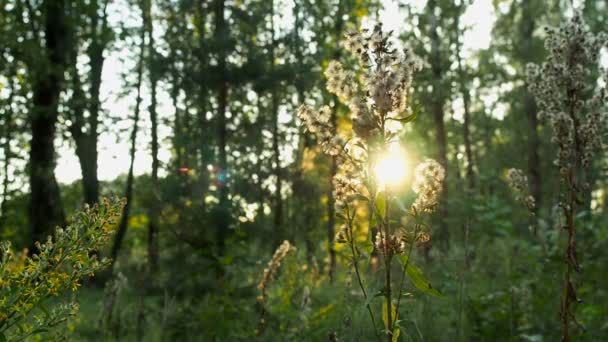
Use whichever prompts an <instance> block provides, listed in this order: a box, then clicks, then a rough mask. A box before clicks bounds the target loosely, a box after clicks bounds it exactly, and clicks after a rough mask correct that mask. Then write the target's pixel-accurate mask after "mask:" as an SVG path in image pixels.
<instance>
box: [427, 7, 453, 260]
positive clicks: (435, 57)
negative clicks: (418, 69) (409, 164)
mask: <svg viewBox="0 0 608 342" xmlns="http://www.w3.org/2000/svg"><path fill="white" fill-rule="evenodd" d="M435 8H436V3H435V1H434V0H429V2H428V10H429V13H430V21H431V22H430V25H431V27H430V38H431V70H432V73H433V79H434V80H435V84H434V85H433V98H434V102H433V108H432V111H433V120H434V121H435V133H436V138H437V161H438V162H439V164H441V166H443V168H444V169H445V174H446V177H445V180H444V182H443V189H442V192H441V198H440V201H439V207H438V208H437V213H438V216H439V239H440V243H441V248H442V249H443V250H444V251H447V249H448V248H449V244H450V242H449V241H450V236H449V230H448V224H447V217H448V179H449V172H448V158H447V138H446V132H445V123H444V122H443V118H444V114H443V106H444V102H445V96H444V94H443V91H442V88H441V87H442V85H441V80H442V78H443V70H442V65H441V52H440V50H439V44H440V41H439V35H438V34H437V25H438V23H437V21H438V19H437V18H436V16H435Z"/></svg>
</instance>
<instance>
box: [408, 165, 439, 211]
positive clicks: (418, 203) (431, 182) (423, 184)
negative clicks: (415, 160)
mask: <svg viewBox="0 0 608 342" xmlns="http://www.w3.org/2000/svg"><path fill="white" fill-rule="evenodd" d="M444 179H445V170H444V169H443V167H442V166H441V164H439V163H438V162H436V161H435V160H432V159H427V160H425V161H424V162H422V163H420V164H419V165H418V166H417V167H416V171H415V177H414V184H413V185H412V189H413V190H414V192H415V193H417V194H418V197H416V200H415V201H414V204H412V208H413V209H414V210H415V211H416V212H419V213H423V212H432V211H433V210H435V207H436V206H437V203H438V201H439V194H440V193H441V189H442V185H443V180H444Z"/></svg>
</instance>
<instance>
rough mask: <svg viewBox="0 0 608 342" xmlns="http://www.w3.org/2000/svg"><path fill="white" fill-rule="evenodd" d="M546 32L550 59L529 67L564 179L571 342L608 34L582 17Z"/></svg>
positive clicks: (566, 313)
mask: <svg viewBox="0 0 608 342" xmlns="http://www.w3.org/2000/svg"><path fill="white" fill-rule="evenodd" d="M545 32H546V35H547V37H546V39H545V48H546V49H547V50H548V52H549V55H548V57H547V59H546V60H545V62H544V63H543V64H542V66H538V65H534V64H529V65H528V66H527V73H528V85H529V90H530V92H531V93H532V94H533V95H534V97H535V98H536V102H537V103H538V107H539V116H540V117H541V119H545V120H546V121H548V122H549V124H550V125H551V128H552V131H553V137H552V142H553V143H554V144H555V145H556V147H557V150H558V153H557V158H556V160H555V164H556V166H557V168H558V169H559V174H560V192H559V196H560V198H559V207H560V208H561V210H562V213H563V215H562V216H563V219H564V221H563V223H562V225H563V228H564V230H565V231H566V232H567V236H568V237H567V240H568V243H567V248H566V265H567V266H566V274H565V284H564V295H563V296H562V300H561V306H560V324H561V330H562V338H563V340H564V341H568V340H569V336H570V332H569V324H570V322H573V323H574V324H575V325H576V326H581V325H580V323H579V322H578V321H577V320H576V317H575V315H574V313H573V312H572V307H571V306H572V303H573V302H576V301H578V298H577V295H576V291H575V288H574V285H573V284H572V279H571V276H572V274H573V272H578V271H579V270H580V267H579V263H578V260H577V257H576V236H575V232H576V229H575V228H576V222H575V219H576V217H577V211H578V210H579V209H580V208H581V207H582V206H583V205H584V200H583V198H584V196H585V195H586V194H588V193H589V192H590V191H591V190H592V189H591V185H590V179H589V178H588V174H587V172H586V170H588V169H589V168H590V167H591V166H592V158H593V156H594V155H595V153H596V152H597V151H599V150H600V149H601V148H603V142H602V136H603V135H604V134H605V132H606V114H607V113H606V104H607V103H608V91H607V88H606V86H605V85H604V86H603V87H602V88H599V87H598V82H597V79H595V80H594V78H597V71H598V70H599V54H600V51H601V49H602V48H603V47H605V46H607V43H608V35H606V34H605V33H603V32H602V33H599V34H594V33H592V32H591V30H590V29H589V27H588V26H587V25H586V24H585V22H584V21H583V18H582V15H581V13H578V12H577V13H575V14H574V16H573V17H572V18H571V19H569V20H568V21H566V22H565V23H563V24H562V25H561V26H560V27H559V28H546V30H545ZM606 80H608V78H606ZM606 80H605V81H606ZM604 84H605V83H604Z"/></svg>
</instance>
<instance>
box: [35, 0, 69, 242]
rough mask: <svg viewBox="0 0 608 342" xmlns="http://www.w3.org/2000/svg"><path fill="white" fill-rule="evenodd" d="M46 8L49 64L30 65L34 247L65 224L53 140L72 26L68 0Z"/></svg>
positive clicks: (44, 50)
mask: <svg viewBox="0 0 608 342" xmlns="http://www.w3.org/2000/svg"><path fill="white" fill-rule="evenodd" d="M43 7H44V13H45V23H44V31H45V41H46V46H45V48H41V51H42V54H43V55H45V56H44V58H45V61H46V62H47V63H48V64H47V66H46V67H45V68H38V67H36V66H33V65H31V66H30V68H32V69H35V70H37V71H38V75H37V77H36V78H35V80H34V84H33V86H32V90H33V97H32V102H33V109H32V112H31V113H30V124H31V129H32V140H31V143H30V163H29V173H30V191H31V194H30V203H29V219H30V222H29V223H30V231H31V237H32V241H31V243H32V247H34V242H35V241H39V240H45V239H46V236H47V235H48V234H50V233H51V232H52V231H53V229H54V228H55V227H56V226H58V225H63V223H65V215H64V212H63V207H62V205H61V197H60V194H59V185H58V184H57V180H56V179H55V172H54V171H55V146H54V140H55V130H56V127H55V125H56V123H57V117H58V103H59V96H60V94H61V91H62V87H63V81H64V76H63V75H64V71H65V69H66V67H67V62H68V57H69V56H68V53H67V52H68V51H69V49H68V47H69V43H70V42H69V41H68V40H69V39H68V38H67V37H69V34H68V31H69V27H68V20H67V19H68V18H66V1H65V0H47V1H45V2H44V3H43ZM33 250H34V249H33Z"/></svg>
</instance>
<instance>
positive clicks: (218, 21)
mask: <svg viewBox="0 0 608 342" xmlns="http://www.w3.org/2000/svg"><path fill="white" fill-rule="evenodd" d="M225 6H226V4H225V0H215V35H216V41H218V42H221V43H220V44H222V46H220V47H219V54H218V72H219V73H220V75H221V79H220V82H219V84H218V86H217V137H218V149H219V155H218V156H219V174H218V177H217V180H218V187H219V209H220V212H219V215H218V220H217V228H216V229H217V242H218V249H219V254H220V255H222V254H223V253H224V247H225V241H226V237H227V235H228V227H229V220H230V218H229V216H230V202H229V200H228V184H229V181H228V177H229V172H228V160H227V159H228V158H227V151H226V140H227V134H228V132H227V129H226V108H227V101H228V80H227V78H226V73H227V71H228V70H227V67H226V46H225V45H226V40H227V39H228V28H227V27H226V22H225V18H224V10H225Z"/></svg>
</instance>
